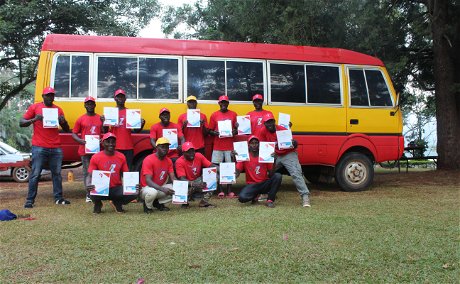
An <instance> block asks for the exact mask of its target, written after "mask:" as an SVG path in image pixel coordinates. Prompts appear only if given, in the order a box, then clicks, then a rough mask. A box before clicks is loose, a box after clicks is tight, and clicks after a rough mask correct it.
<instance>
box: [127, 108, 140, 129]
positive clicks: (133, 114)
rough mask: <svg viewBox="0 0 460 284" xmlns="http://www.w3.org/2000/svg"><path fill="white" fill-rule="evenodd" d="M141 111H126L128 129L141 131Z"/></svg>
mask: <svg viewBox="0 0 460 284" xmlns="http://www.w3.org/2000/svg"><path fill="white" fill-rule="evenodd" d="M141 125H142V122H141V110H140V109H127V110H126V128H132V129H139V128H141Z"/></svg>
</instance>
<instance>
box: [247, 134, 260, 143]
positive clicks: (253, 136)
mask: <svg viewBox="0 0 460 284" xmlns="http://www.w3.org/2000/svg"><path fill="white" fill-rule="evenodd" d="M252 139H257V140H259V141H260V139H259V137H257V136H255V135H251V136H249V138H248V142H250V141H251V140H252Z"/></svg>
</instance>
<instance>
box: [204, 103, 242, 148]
mask: <svg viewBox="0 0 460 284" xmlns="http://www.w3.org/2000/svg"><path fill="white" fill-rule="evenodd" d="M236 116H237V115H236V112H234V111H231V110H228V111H227V112H221V111H220V110H218V111H216V112H214V113H213V114H211V118H210V119H209V129H211V130H214V131H219V128H218V123H217V122H218V121H224V120H231V121H232V127H235V125H236ZM233 138H234V137H224V138H219V136H214V146H213V149H214V150H219V151H231V150H233Z"/></svg>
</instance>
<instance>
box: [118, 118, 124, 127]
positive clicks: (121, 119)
mask: <svg viewBox="0 0 460 284" xmlns="http://www.w3.org/2000/svg"><path fill="white" fill-rule="evenodd" d="M123 121H125V118H124V117H120V123H119V125H123Z"/></svg>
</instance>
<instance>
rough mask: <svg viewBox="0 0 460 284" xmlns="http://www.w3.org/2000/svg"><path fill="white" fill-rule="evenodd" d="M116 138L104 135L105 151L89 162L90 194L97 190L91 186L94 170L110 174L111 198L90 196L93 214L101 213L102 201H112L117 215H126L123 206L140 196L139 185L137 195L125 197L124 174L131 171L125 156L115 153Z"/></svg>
mask: <svg viewBox="0 0 460 284" xmlns="http://www.w3.org/2000/svg"><path fill="white" fill-rule="evenodd" d="M116 138H117V137H116V136H115V135H114V134H112V133H111V132H108V133H106V134H104V136H103V137H102V145H103V146H104V151H101V152H99V153H97V154H95V155H94V156H92V157H91V160H90V162H89V167H88V176H87V177H86V184H87V186H86V190H87V191H88V192H90V191H92V190H94V189H95V186H94V185H92V184H91V174H92V172H93V171H94V170H99V171H109V172H110V185H109V196H100V195H90V198H91V200H92V201H93V203H94V210H93V213H95V214H99V213H101V209H102V200H110V205H112V206H113V207H114V209H115V211H116V212H117V213H124V212H125V210H123V205H124V204H128V203H129V202H131V201H132V200H134V199H136V198H137V195H138V194H139V189H140V185H139V184H137V185H136V194H133V195H123V184H122V178H123V172H128V171H129V169H128V164H127V163H126V158H125V156H124V155H123V154H122V153H120V152H118V151H115V145H116Z"/></svg>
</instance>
